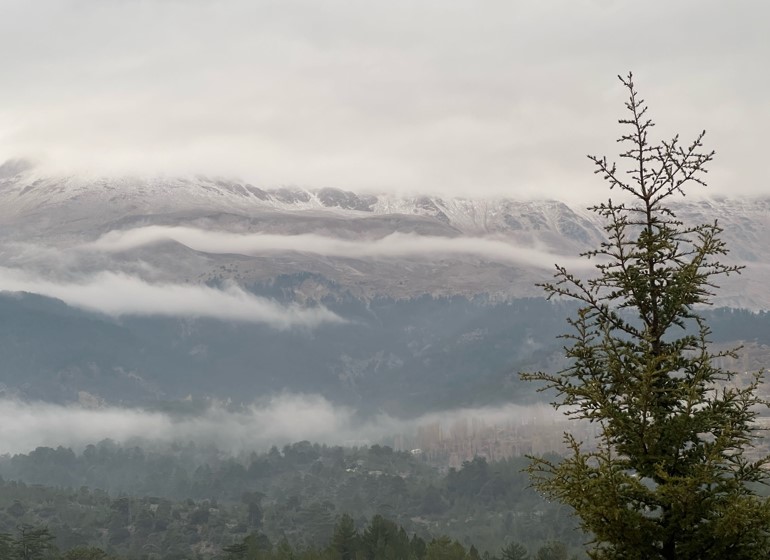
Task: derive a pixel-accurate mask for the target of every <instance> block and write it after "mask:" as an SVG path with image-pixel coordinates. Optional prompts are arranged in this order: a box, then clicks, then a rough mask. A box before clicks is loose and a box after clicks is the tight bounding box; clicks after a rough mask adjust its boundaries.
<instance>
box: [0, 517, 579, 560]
mask: <svg viewBox="0 0 770 560" xmlns="http://www.w3.org/2000/svg"><path fill="white" fill-rule="evenodd" d="M55 541H56V537H55V536H54V535H53V534H51V532H50V531H49V530H48V528H47V527H31V526H28V525H21V526H19V527H17V529H16V532H15V534H9V533H0V558H2V559H3V560H44V559H45V560H121V559H122V558H125V559H127V560H128V559H131V560H133V559H139V558H141V559H143V560H181V559H182V558H191V559H192V558H200V557H201V554H200V553H188V554H187V555H185V554H184V553H171V554H159V553H145V554H141V555H140V556H128V557H121V556H117V555H114V554H109V553H107V552H105V551H104V550H103V549H101V548H99V547H96V546H75V547H73V548H70V549H69V550H65V551H61V550H60V549H59V547H58V546H57V545H56V544H55ZM216 558H217V559H221V560H359V559H360V560H392V559H398V560H482V559H483V560H529V559H530V558H532V560H568V559H569V560H575V559H576V558H577V557H576V556H572V557H569V555H568V552H567V548H566V547H565V546H564V544H562V543H559V542H552V543H548V544H546V545H544V546H542V547H540V548H539V549H538V550H537V552H536V553H535V554H534V555H533V556H531V557H530V554H529V551H528V550H527V549H526V547H524V546H523V545H521V544H519V543H516V542H511V543H509V544H508V545H506V546H505V547H504V548H503V549H502V550H501V551H500V553H499V554H498V555H491V554H489V553H487V552H485V553H484V554H483V555H481V554H479V551H478V550H477V549H476V547H474V546H473V545H471V546H470V548H468V549H467V550H466V548H465V547H464V546H463V545H462V544H461V543H459V542H457V541H456V540H452V539H451V538H449V537H446V536H442V537H438V538H434V539H432V540H431V541H430V542H426V541H425V540H423V539H422V538H420V537H418V536H417V535H412V536H411V537H410V536H409V535H408V534H407V532H406V531H405V530H404V528H403V527H399V526H398V525H397V524H395V523H394V522H392V521H390V520H387V519H385V518H383V517H381V516H375V517H374V519H372V520H371V522H370V523H369V524H368V525H367V526H366V528H365V529H364V530H363V531H361V532H359V531H358V530H357V529H356V526H355V522H354V521H353V518H352V517H350V516H349V515H343V516H342V517H341V518H340V519H339V521H338V522H337V524H336V526H335V528H334V535H333V537H332V540H331V542H330V543H329V544H328V545H327V546H325V547H309V548H304V549H300V548H295V547H292V545H291V544H290V543H289V542H288V541H287V540H286V539H285V538H284V539H282V540H281V541H280V542H278V543H277V544H276V545H273V543H271V542H270V539H268V538H267V537H266V536H265V535H264V534H261V533H252V534H251V535H249V536H247V537H245V538H244V539H243V540H242V541H240V542H237V543H235V544H232V545H228V546H225V547H223V549H222V550H221V552H220V553H218V554H217V555H216Z"/></svg>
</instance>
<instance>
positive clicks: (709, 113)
mask: <svg viewBox="0 0 770 560" xmlns="http://www.w3.org/2000/svg"><path fill="white" fill-rule="evenodd" d="M768 21H770V4H768V3H767V2H766V1H762V0H756V1H748V0H732V1H731V2H725V1H723V0H679V1H678V0H648V1H646V2H631V1H628V2H625V1H613V0H559V1H545V0H543V1H537V2H536V1H534V0H529V1H526V2H524V1H516V0H467V1H453V0H431V1H428V0H388V1H374V0H349V1H342V0H323V1H320V0H305V1H293V0H275V1H262V0H219V1H215V0H154V1H151V0H34V1H31V0H0V53H2V54H0V76H2V87H0V160H3V159H6V158H10V157H18V156H32V157H35V158H38V159H42V160H43V161H47V162H48V163H47V165H49V166H51V167H52V168H59V169H65V170H79V169H86V168H87V169H92V170H95V171H97V172H104V173H125V172H132V173H168V174H176V173H206V174H217V175H227V176H238V177H241V178H243V179H245V180H249V181H251V182H254V183H256V184H259V185H265V186H276V185H285V184H295V185H302V186H309V187H320V186H338V187H343V188H350V189H355V190H375V191H386V190H399V191H410V190H411V191H414V190H417V191H423V192H436V193H448V194H464V195H471V194H482V193H493V194H503V193H504V194H508V195H513V196H517V195H519V196H521V195H531V194H538V195H542V194H547V195H551V196H570V197H574V196H575V195H576V193H588V192H590V191H591V190H592V189H595V188H597V187H598V188H599V189H603V186H601V183H600V182H599V181H598V179H597V178H596V177H594V176H593V175H592V174H591V167H590V165H589V162H588V161H587V160H586V159H585V154H586V153H589V152H590V153H605V152H608V153H612V152H611V150H613V149H614V148H615V145H614V142H613V140H614V138H615V137H616V136H617V134H618V128H617V126H616V125H615V120H616V119H617V118H618V117H619V116H621V115H622V103H623V101H624V95H623V91H622V89H621V87H620V86H619V84H618V82H617V79H616V78H615V76H616V74H618V73H625V72H627V71H628V70H629V69H632V70H633V71H634V73H635V75H636V79H637V83H638V85H639V89H640V90H641V91H642V93H643V96H644V97H645V98H646V99H647V101H648V102H649V103H650V105H651V111H652V115H653V117H654V118H655V119H656V120H657V121H658V123H659V126H658V128H657V131H658V132H659V133H661V134H663V135H664V136H668V135H670V134H672V133H673V132H681V133H682V135H683V137H684V138H685V139H689V138H691V137H692V136H694V135H695V134H696V133H697V132H698V131H699V130H701V129H703V128H705V129H707V130H708V132H709V134H708V137H707V142H708V146H709V147H713V148H714V149H716V150H717V161H716V162H715V164H714V165H713V166H712V174H711V176H710V182H711V188H712V192H715V193H717V192H723V193H763V192H767V191H768V186H769V185H770V183H769V182H768V174H769V173H768V167H767V165H766V164H765V161H766V154H765V149H766V143H765V135H766V131H767V130H768V129H770V101H768V99H770V98H769V97H768V90H770V72H768V71H767V60H768V59H770V33H768Z"/></svg>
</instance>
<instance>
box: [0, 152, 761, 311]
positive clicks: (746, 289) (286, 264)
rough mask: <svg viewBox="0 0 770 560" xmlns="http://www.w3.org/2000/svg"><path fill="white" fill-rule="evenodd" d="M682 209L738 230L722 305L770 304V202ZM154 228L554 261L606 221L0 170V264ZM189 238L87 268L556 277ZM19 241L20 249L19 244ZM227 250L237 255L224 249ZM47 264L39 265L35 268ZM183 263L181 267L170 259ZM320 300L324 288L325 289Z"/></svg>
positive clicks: (513, 205) (476, 288)
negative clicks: (440, 246)
mask: <svg viewBox="0 0 770 560" xmlns="http://www.w3.org/2000/svg"><path fill="white" fill-rule="evenodd" d="M675 209H676V211H677V214H678V216H679V217H680V218H681V219H683V220H684V221H685V222H688V223H700V222H710V221H713V220H714V219H718V220H719V223H720V224H721V225H722V226H723V227H724V228H725V234H724V237H725V240H726V241H727V243H728V247H729V248H730V250H731V255H730V260H732V261H734V262H739V263H744V264H747V265H749V268H748V270H747V272H746V273H745V274H744V275H743V276H742V277H740V278H739V279H733V280H730V281H728V282H727V283H726V286H725V288H726V289H725V290H723V291H722V292H720V300H719V301H720V303H726V304H730V305H735V306H744V307H752V308H770V289H768V288H767V287H766V286H765V277H766V275H767V272H768V271H770V249H769V248H768V243H767V241H768V239H770V198H765V199H751V200H749V199H727V198H713V199H698V200H694V199H692V200H691V199H689V198H686V199H683V200H681V201H679V202H677V203H676V206H675ZM145 226H167V227H177V226H184V227H188V228H197V229H201V230H216V231H224V232H231V233H235V234H273V235H288V236H296V235H299V234H313V235H316V236H319V238H320V239H322V240H328V239H346V240H352V241H356V242H359V243H366V242H372V241H378V240H379V241H382V240H383V239H384V238H387V236H389V235H392V234H394V233H395V234H407V235H417V236H421V237H424V238H464V239H465V238H471V239H476V238H484V239H488V240H494V241H504V242H506V243H509V244H510V246H511V250H512V251H514V250H518V249H522V250H523V249H526V250H534V251H540V252H542V253H543V256H544V259H545V260H546V261H547V262H549V263H550V262H556V261H559V262H563V260H564V259H566V258H568V257H573V256H575V255H576V254H577V253H579V252H581V251H584V250H586V249H589V248H593V247H596V246H597V244H598V243H599V242H600V241H601V239H602V238H603V232H602V229H601V221H600V220H599V218H598V217H597V216H596V215H595V214H594V213H592V212H590V211H588V210H587V209H585V208H584V207H580V206H575V205H567V204H564V203H562V202H559V201H553V200H539V201H538V200H514V199H484V198H472V197H467V198H442V197H436V196H396V195H384V194H378V195H375V194H358V193H353V192H349V191H343V190H339V189H333V188H321V189H302V188H290V187H285V188H277V189H264V188H260V187H257V186H254V185H251V184H248V183H242V182H238V181H232V180H224V179H217V178H208V177H152V178H140V177H134V178H132V177H121V178H102V177H49V176H45V175H43V174H41V173H40V171H39V170H37V169H36V168H35V167H34V166H32V165H29V164H27V163H26V162H23V161H10V162H6V163H5V164H3V165H2V166H0V242H1V243H3V244H4V245H5V247H6V248H5V249H3V250H2V252H0V258H4V259H6V260H7V261H8V262H12V263H17V264H19V265H23V266H33V265H34V266H37V267H38V268H37V270H39V271H47V270H50V269H51V268H52V265H50V264H49V263H46V264H40V262H38V261H40V258H39V257H36V258H37V260H35V259H27V260H26V261H25V260H24V259H23V258H21V257H19V255H18V254H17V253H14V249H13V248H12V247H13V246H14V244H17V245H18V244H30V243H33V244H40V245H45V246H49V247H50V246H53V247H57V248H59V249H68V248H72V247H76V246H79V245H81V244H83V243H87V242H92V241H94V240H96V239H98V238H100V237H101V236H103V235H105V234H106V233H108V232H110V231H114V230H130V229H133V228H140V227H145ZM183 245H184V244H183V243H182V244H181V245H180V243H179V242H178V240H177V242H176V243H171V242H169V243H165V244H161V245H158V246H152V247H149V246H148V247H142V248H137V249H135V250H133V251H128V252H126V253H124V254H121V255H120V256H115V255H113V256H112V257H111V260H109V261H105V257H104V256H100V255H83V254H80V255H79V257H78V259H77V263H76V265H77V266H79V267H83V270H98V269H99V268H100V267H102V268H104V267H109V268H110V269H116V268H117V269H119V270H123V271H128V272H131V273H140V272H141V271H142V270H144V269H146V268H148V267H149V269H151V270H152V274H154V275H155V277H156V278H159V279H163V280H169V281H170V280H180V279H182V280H185V281H192V282H211V281H218V280H222V279H231V280H235V281H236V282H239V283H242V284H248V283H254V282H257V283H264V282H269V281H273V279H275V278H277V277H281V276H286V275H293V274H298V273H310V274H311V275H316V276H318V277H321V278H325V279H327V280H328V281H330V282H331V283H333V284H337V285H340V286H344V287H345V288H346V289H348V290H350V291H352V292H353V293H355V294H357V295H365V296H373V295H376V294H385V295H391V296H397V297H412V296H415V295H419V294H422V293H429V294H433V295H452V294H462V295H472V294H478V293H484V294H492V295H494V296H499V297H507V296H521V295H539V290H538V289H537V288H534V287H533V284H534V283H535V282H537V281H542V280H543V279H545V278H547V277H548V273H546V272H544V271H543V270H542V269H539V270H536V269H534V268H532V267H531V266H527V265H526V264H523V263H512V262H510V259H495V258H493V257H491V256H490V255H489V253H488V252H487V253H479V254H476V255H474V254H473V253H472V251H471V253H469V254H465V253H462V252H460V253H458V254H455V253H454V252H453V253H451V254H445V253H441V252H440V251H437V252H436V253H435V254H431V253H426V254H421V255H419V256H415V255H413V254H412V255H411V256H398V255H390V257H388V258H382V257H381V254H380V255H379V256H378V255H373V256H372V257H371V258H365V257H364V258H362V257H361V255H360V254H356V255H351V256H350V257H347V258H346V257H345V256H340V255H339V254H329V255H327V254H324V253H323V251H320V250H311V249H312V248H309V249H308V250H304V251H303V250H302V248H301V247H300V248H298V249H296V250H292V251H288V252H286V251H284V252H275V251H274V252H271V253H269V254H267V253H266V254H249V255H244V254H235V253H236V252H234V254H231V255H226V254H210V253H208V252H207V251H205V250H195V249H194V250H192V251H190V250H189V249H190V247H184V246H183ZM8 247H11V248H10V249H9V248H8ZM220 253H224V252H220ZM35 263H37V265H35ZM170 263H171V264H170ZM305 284H307V285H305V286H301V287H299V288H298V289H300V291H302V290H305V291H307V292H308V297H314V295H315V296H317V295H319V294H321V295H323V293H325V290H327V289H328V286H327V287H324V286H319V285H314V286H311V285H310V284H312V282H310V281H306V282H305ZM313 294H314V295H313Z"/></svg>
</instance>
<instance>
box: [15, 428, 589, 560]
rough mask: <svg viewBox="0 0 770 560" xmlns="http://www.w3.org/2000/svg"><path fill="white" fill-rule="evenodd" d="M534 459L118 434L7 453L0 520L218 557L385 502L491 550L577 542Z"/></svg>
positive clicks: (324, 528)
mask: <svg viewBox="0 0 770 560" xmlns="http://www.w3.org/2000/svg"><path fill="white" fill-rule="evenodd" d="M526 464H527V460H526V459H521V458H516V459H510V460H507V461H501V462H495V463H487V462H486V461H485V460H484V459H481V458H477V459H474V460H473V461H469V462H466V463H465V464H463V466H462V467H461V468H459V469H456V470H455V469H450V470H448V471H447V472H444V473H441V472H438V471H437V470H436V469H433V468H431V467H429V466H428V465H426V464H425V463H423V462H422V461H421V460H420V459H419V458H417V457H415V456H413V455H411V454H410V453H406V452H396V451H393V450H392V449H390V448H389V447H382V446H376V445H375V446H371V447H361V448H341V447H325V446H319V445H312V444H310V443H308V442H300V443H296V444H293V445H289V446H286V447H284V448H283V450H278V449H276V448H273V449H272V450H271V451H269V452H267V453H262V454H256V453H252V454H249V455H244V456H241V457H226V456H224V455H222V454H221V453H220V452H218V451H217V450H216V449H213V448H197V447H195V446H193V445H188V446H176V447H172V448H168V449H166V450H165V451H164V450H161V449H158V448H155V449H152V450H151V449H150V448H148V449H144V448H142V447H139V446H129V447H124V446H121V445H117V444H115V443H114V442H110V441H105V442H102V443H100V444H97V445H94V446H89V447H88V448H87V449H86V450H85V451H84V452H83V453H75V452H73V451H72V450H70V449H66V448H57V449H51V448H38V449H37V450H35V451H33V452H32V453H29V454H24V455H16V456H13V457H4V458H2V459H0V473H1V474H2V477H4V479H5V481H4V482H2V481H0V532H6V533H11V532H13V530H14V529H15V527H17V526H19V525H21V524H27V525H31V526H43V525H45V526H48V527H49V529H50V531H51V533H52V534H54V535H55V536H56V538H57V542H58V543H59V544H60V546H61V547H62V549H63V550H64V549H69V548H73V547H75V546H99V547H102V548H103V549H104V550H107V551H108V552H111V553H116V554H131V555H133V556H132V557H137V558H140V557H141V555H142V554H153V553H163V554H170V553H172V552H174V551H179V552H180V553H182V552H183V553H189V551H198V552H200V553H201V554H202V555H203V556H201V557H204V558H211V557H213V556H214V553H215V551H217V550H220V549H221V548H222V547H225V546H228V545H231V544H235V543H238V542H241V541H243V540H244V539H245V538H246V537H248V536H249V535H252V534H254V533H259V534H261V535H264V537H265V538H267V539H269V541H270V542H271V543H280V542H281V541H283V540H285V541H286V542H287V543H289V544H290V545H291V546H292V547H294V548H295V549H297V550H304V549H309V548H313V549H318V548H319V547H320V549H323V547H325V546H327V545H328V544H329V543H330V542H331V540H332V538H333V535H334V530H335V525H336V523H337V522H338V521H339V519H340V518H341V516H343V515H344V514H345V513H348V514H350V515H352V519H353V520H354V522H355V526H356V528H357V530H359V531H363V530H364V528H365V527H366V524H367V520H370V519H376V518H377V516H381V517H382V518H387V519H391V520H393V522H394V523H395V524H397V525H398V526H399V527H401V528H403V529H404V530H405V531H406V532H408V533H409V534H413V535H417V537H418V538H421V539H423V540H424V541H425V542H426V543H430V542H432V540H433V539H434V538H438V537H439V536H441V535H448V536H449V537H451V539H454V540H457V541H458V542H459V543H461V544H462V545H463V547H465V548H466V549H468V550H469V549H470V547H471V545H475V547H476V548H477V549H478V550H480V551H490V552H491V553H494V552H495V551H499V550H500V549H501V548H502V547H503V546H505V545H506V543H508V542H510V541H512V540H513V541H516V542H519V543H521V544H522V545H524V546H526V547H527V548H528V549H530V550H532V551H537V550H539V548H540V547H542V546H543V545H544V544H545V543H547V542H550V541H560V542H563V543H565V545H567V546H568V547H571V548H575V549H577V548H579V547H580V545H581V544H582V542H583V541H584V540H585V539H584V537H583V535H582V534H581V533H580V532H579V531H577V530H575V524H574V521H573V520H572V518H571V517H570V516H569V514H568V512H567V511H566V510H565V509H564V508H563V507H561V506H559V505H556V504H550V503H547V502H546V501H544V500H543V499H542V498H540V497H539V496H538V495H537V494H536V493H535V492H533V491H532V490H531V489H530V488H529V481H528V479H527V476H526V474H524V473H522V472H521V470H522V468H523V467H524V466H525V465H526ZM276 546H277V544H276ZM182 557H184V556H182ZM182 557H180V558H182Z"/></svg>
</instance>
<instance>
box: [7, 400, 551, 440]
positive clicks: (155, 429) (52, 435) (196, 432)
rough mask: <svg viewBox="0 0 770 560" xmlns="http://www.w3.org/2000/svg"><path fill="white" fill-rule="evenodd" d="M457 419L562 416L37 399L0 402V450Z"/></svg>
mask: <svg viewBox="0 0 770 560" xmlns="http://www.w3.org/2000/svg"><path fill="white" fill-rule="evenodd" d="M458 419H466V420H471V419H472V420H474V421H477V422H478V421H481V422H486V423H487V424H492V425H506V424H531V423H539V424H544V425H545V424H554V423H555V422H557V421H559V420H563V419H564V417H563V416H562V415H560V414H558V413H556V412H554V411H553V410H552V409H551V408H550V407H549V406H547V405H545V404H542V405H529V406H518V405H513V404H509V405H504V406H498V407H485V408H475V409H456V410H450V411H444V412H440V413H431V414H427V415H424V416H421V417H419V418H416V419H411V420H402V419H397V418H393V417H391V416H387V415H380V416H377V417H375V418H373V419H370V420H368V421H365V422H361V420H360V419H359V418H358V417H357V415H356V414H355V411H354V410H352V409H350V408H346V407H338V406H335V405H333V404H332V403H331V402H329V401H328V400H326V399H324V398H323V397H320V396H317V395H296V394H285V395H279V396H274V397H272V398H270V399H269V400H266V401H264V402H262V403H257V404H253V405H251V406H248V407H245V408H239V409H238V410H237V411H232V410H228V408H226V407H225V406H221V405H217V404H214V405H211V406H209V407H208V408H207V409H206V410H205V411H204V412H203V413H201V414H198V415H186V416H179V417H174V416H172V415H169V414H166V413H161V412H147V411H145V410H142V409H130V408H119V407H104V408H83V407H81V406H79V405H69V406H63V405H57V404H50V403H42V402H22V401H18V400H12V399H3V400H0V425H2V426H3V430H2V432H0V454H4V453H11V454H12V453H26V452H29V451H31V450H33V449H35V448H36V447H40V446H46V447H56V446H59V445H62V446H65V447H72V448H74V449H76V450H78V449H82V448H83V447H84V446H85V445H88V444H90V443H95V442H98V441H101V440H102V439H105V438H111V439H113V440H116V441H119V442H125V441H129V440H132V439H135V438H142V439H145V440H147V439H151V440H153V441H157V442H161V443H163V442H167V443H170V442H174V441H181V442H188V441H194V442H196V443H200V444H215V445H216V446H217V447H218V448H220V449H222V450H224V451H229V452H232V453H237V452H239V451H243V450H251V449H266V448H268V447H269V446H271V445H279V446H280V445H283V444H287V443H291V442H296V441H301V440H309V441H313V442H318V443H326V444H330V445H345V444H351V443H376V442H378V441H380V440H381V439H382V438H383V437H386V436H390V435H394V434H404V433H411V432H414V431H415V430H416V429H417V428H418V427H420V426H425V425H436V424H438V425H440V426H443V427H445V428H446V427H450V426H451V425H452V424H455V423H456V422H457V421H458Z"/></svg>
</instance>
